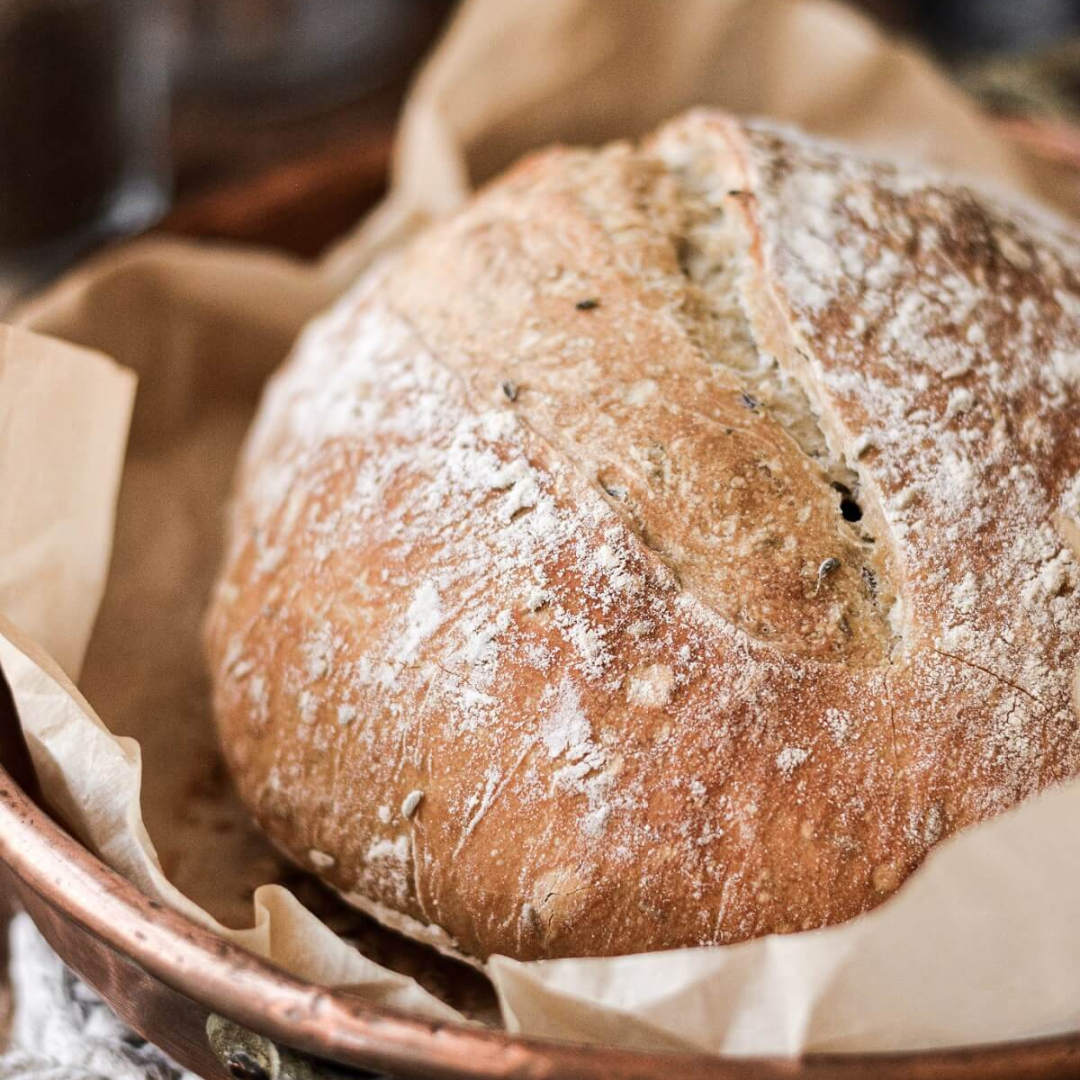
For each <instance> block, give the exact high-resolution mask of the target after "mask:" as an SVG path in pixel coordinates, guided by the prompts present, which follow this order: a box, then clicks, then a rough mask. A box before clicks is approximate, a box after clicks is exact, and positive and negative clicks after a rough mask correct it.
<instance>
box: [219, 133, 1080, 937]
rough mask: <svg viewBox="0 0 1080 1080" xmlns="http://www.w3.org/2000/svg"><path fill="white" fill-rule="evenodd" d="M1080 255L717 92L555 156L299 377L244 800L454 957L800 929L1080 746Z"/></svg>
mask: <svg viewBox="0 0 1080 1080" xmlns="http://www.w3.org/2000/svg"><path fill="white" fill-rule="evenodd" d="M1078 560H1080V241H1078V238H1077V236H1076V235H1075V234H1074V233H1072V232H1070V231H1069V230H1068V229H1067V228H1066V227H1065V226H1063V225H1061V224H1059V223H1057V222H1054V221H1052V220H1050V219H1048V218H1044V217H1042V216H1041V215H1040V214H1037V213H1035V212H1033V211H1030V210H1024V209H1018V208H1012V207H1010V206H1008V205H1006V204H1005V203H1002V202H999V201H995V200H993V199H989V198H987V197H986V196H983V195H980V194H978V193H976V192H975V191H973V190H971V189H970V188H969V187H967V186H964V185H963V184H961V183H959V182H955V183H954V182H951V181H944V180H941V179H940V178H930V179H928V178H926V177H921V176H919V175H916V174H912V173H908V172H905V171H903V170H902V169H898V168H897V167H895V166H892V165H888V164H883V163H877V162H871V161H867V160H865V159H863V158H861V157H859V156H857V155H856V154H854V153H853V152H851V151H849V150H846V149H843V148H839V147H836V146H832V145H825V144H821V143H818V142H816V141H813V140H810V139H807V138H805V137H804V136H802V135H799V134H798V133H794V132H791V131H788V130H785V129H780V128H777V127H773V126H770V125H768V124H764V123H753V124H743V123H740V122H737V121H735V120H733V119H731V118H729V117H726V116H724V115H721V114H717V113H711V112H697V113H693V114H690V115H688V116H685V117H683V118H681V119H678V120H676V121H674V122H672V123H671V124H669V125H667V126H666V127H664V128H663V129H662V130H660V131H659V132H658V133H657V134H655V135H654V136H652V137H651V138H649V139H647V140H646V141H644V142H643V143H642V144H640V145H631V144H629V143H618V144H615V145H612V146H609V147H606V148H604V149H600V150H587V149H553V150H549V151H545V152H543V153H541V154H538V155H537V156H534V157H532V158H530V159H528V160H527V161H525V162H524V163H522V164H521V165H519V166H518V167H516V168H515V169H513V170H512V171H511V172H510V173H509V174H508V175H506V176H505V177H503V178H502V179H500V180H499V181H498V182H496V183H495V184H493V185H491V186H490V187H488V188H487V189H486V190H484V191H483V192H482V193H481V194H480V195H478V196H477V197H476V198H475V199H474V200H473V202H472V203H471V204H470V205H469V206H468V207H467V208H465V209H464V210H463V211H462V212H460V213H458V214H456V215H455V216H453V217H452V218H451V219H449V220H447V221H444V222H441V223H439V224H437V225H435V226H434V227H432V228H430V229H428V230H427V231H426V232H424V233H423V235H421V236H420V237H419V238H418V239H417V240H415V241H414V242H412V243H411V244H409V245H408V247H407V248H406V249H405V250H403V251H401V252H400V253H397V254H395V255H394V256H392V257H390V258H388V259H386V260H385V261H383V262H382V263H381V264H379V265H378V266H377V267H376V268H375V269H373V270H372V271H371V272H369V273H368V274H367V275H366V276H365V277H364V278H363V280H362V281H360V282H359V283H358V284H357V286H356V287H355V288H354V289H353V290H352V291H351V292H350V293H349V294H348V295H347V296H345V297H344V298H343V299H342V300H341V301H340V302H339V303H338V304H337V305H336V306H335V307H334V309H333V310H332V311H330V312H329V313H328V314H327V315H325V316H323V317H322V318H320V319H319V320H318V321H317V322H316V323H314V324H313V325H312V326H311V327H309V328H308V329H307V330H306V331H305V332H304V334H303V335H302V337H301V339H300V341H299V343H298V344H297V347H296V350H295V353H294V355H293V357H292V359H291V360H290V361H289V362H288V363H287V364H286V365H285V367H284V368H283V370H282V371H281V372H280V373H278V374H277V375H276V376H275V378H274V379H273V381H272V383H271V385H270V387H269V389H268V390H267V392H266V395H265V399H264V401H263V404H262V407H261V411H260V414H259V417H258V419H257V422H256V424H255V427H254V429H253V431H252V434H251V436H250V439H249V442H248V445H247V449H246V453H245V456H244V459H243V462H242V466H241V469H240V474H239V477H238V481H237V493H236V502H235V507H234V511H233V519H232V526H231V540H230V544H229V548H228V552H227V557H226V561H225V569H224V573H223V576H222V579H221V582H220V586H219V588H218V589H217V591H216V594H215V597H214V599H213V603H212V608H211V611H210V614H209V618H208V623H207V643H208V655H209V660H210V667H211V671H212V675H213V683H214V700H215V710H216V716H217V720H218V723H219V726H220V732H221V740H222V745H223V747H224V752H225V754H226V757H227V759H228V763H229V765H230V767H231V769H232V772H233V774H234V776H235V778H236V783H237V785H238V788H239V791H240V793H241V795H242V797H243V798H244V799H245V800H246V802H247V803H248V804H249V805H250V807H251V810H252V812H253V814H254V815H255V817H256V818H257V820H258V821H259V823H260V824H261V826H262V827H263V829H265V831H266V832H267V833H268V835H269V836H270V837H271V838H272V839H273V841H274V842H275V843H277V844H278V845H279V846H280V847H281V848H282V849H284V850H285V851H286V852H288V853H289V854H290V855H291V856H292V857H293V858H295V859H296V860H297V861H298V862H301V863H303V864H304V865H306V866H308V867H309V868H310V869H311V870H313V871H314V872H316V873H317V874H319V875H320V876H321V877H322V878H324V879H325V880H326V881H327V882H329V883H330V884H331V885H332V886H334V887H335V888H336V889H337V890H339V891H340V892H341V893H342V894H343V895H345V896H346V898H347V899H349V900H351V901H352V902H354V903H356V904H358V905H359V906H361V907H363V908H365V909H367V910H369V911H372V912H374V913H376V914H377V915H378V916H379V917H381V918H383V919H385V920H387V921H390V922H396V923H397V924H399V925H404V926H407V927H411V928H412V929H413V930H415V931H417V932H420V931H422V930H423V929H424V928H427V931H428V932H429V933H431V934H432V935H433V936H437V937H438V938H439V940H441V941H442V942H443V943H444V944H448V945H450V946H452V947H454V948H456V949H457V950H459V951H460V952H461V953H463V954H466V955H468V956H472V957H477V958H484V957H486V956H488V955H490V954H492V953H503V954H507V955H509V956H513V957H519V958H537V957H557V956H568V955H610V954H618V953H627V952H639V951H644V950H651V949H661V948H670V947H675V946H687V945H697V944H713V943H728V942H735V941H739V940H742V939H745V938H750V937H753V936H756V935H761V934H766V933H771V932H785V931H793V930H800V929H804V928H809V927H818V926H822V925H825V924H829V923H835V922H837V921H839V920H843V919H847V918H849V917H851V916H853V915H856V914H858V913H859V912H862V911H865V910H866V909H868V908H870V907H872V906H873V905H874V904H876V903H878V902H879V901H881V900H883V899H884V898H885V897H887V896H888V895H889V894H890V893H891V892H893V890H895V889H896V888H897V886H898V885H900V883H901V882H902V881H903V880H904V878H905V877H907V875H909V874H910V873H911V872H912V871H913V870H914V869H915V868H916V867H917V866H918V864H919V862H920V860H922V859H923V858H924V856H925V855H926V853H927V851H928V850H929V849H930V848H931V847H932V846H933V845H934V844H935V843H936V842H938V841H939V840H941V839H942V838H943V837H945V836H948V835H949V834H950V833H952V832H954V831H955V830H957V829H960V828H963V827H964V826H967V825H969V824H971V823H973V822H976V821H979V820H981V819H983V818H986V817H987V816H989V815H992V814H994V813H996V812H998V811H1000V810H1002V809H1004V808H1006V807H1009V806H1011V805H1013V804H1015V803H1016V802H1017V801H1018V800H1020V799H1023V798H1024V797H1025V796H1028V795H1030V794H1032V793H1034V792H1036V791H1038V790H1039V789H1040V788H1042V787H1044V786H1045V785H1047V784H1050V783H1052V782H1054V781H1057V780H1060V779H1063V778H1066V777H1068V776H1070V775H1073V774H1075V773H1076V772H1077V771H1080V733H1078V725H1080V681H1078V680H1080V674H1078V659H1080V562H1078Z"/></svg>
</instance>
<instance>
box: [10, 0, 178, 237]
mask: <svg viewBox="0 0 1080 1080" xmlns="http://www.w3.org/2000/svg"><path fill="white" fill-rule="evenodd" d="M168 76H169V40H168V34H167V28H166V26H165V24H164V23H163V20H162V18H161V13H160V9H159V5H158V4H157V3H156V2H155V0H0V249H2V250H4V251H7V252H9V253H10V252H12V251H18V252H26V251H32V250H34V249H40V248H42V247H50V246H53V247H54V246H56V245H64V244H68V245H72V246H76V245H78V244H79V243H83V242H86V241H87V240H88V239H91V238H97V237H100V236H104V235H108V234H110V233H114V232H127V231H131V230H134V229H137V228H139V227H141V226H143V225H145V224H147V223H149V221H151V220H152V219H153V218H154V217H155V216H156V215H157V214H159V213H160V212H161V209H162V208H163V206H164V204H165V200H166V192H167V187H168V160H167V145H168V144H167V139H168V82H169V79H168Z"/></svg>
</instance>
